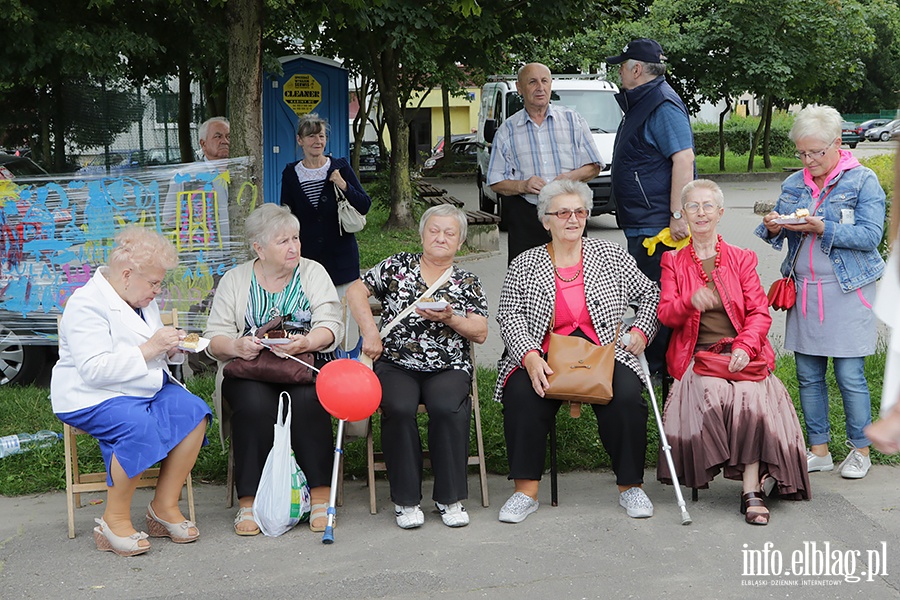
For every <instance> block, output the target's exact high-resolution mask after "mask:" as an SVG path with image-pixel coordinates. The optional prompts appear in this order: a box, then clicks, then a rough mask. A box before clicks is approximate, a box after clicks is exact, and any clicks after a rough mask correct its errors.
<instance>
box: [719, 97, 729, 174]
mask: <svg viewBox="0 0 900 600" xmlns="http://www.w3.org/2000/svg"><path fill="white" fill-rule="evenodd" d="M730 112H731V98H729V97H728V96H726V97H725V110H723V111H722V112H720V113H719V170H720V171H724V170H725V115H727V114H728V113H730Z"/></svg>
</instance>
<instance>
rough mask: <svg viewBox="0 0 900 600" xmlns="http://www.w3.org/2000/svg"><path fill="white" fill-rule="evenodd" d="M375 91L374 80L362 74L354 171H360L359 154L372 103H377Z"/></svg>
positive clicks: (352, 159)
mask: <svg viewBox="0 0 900 600" xmlns="http://www.w3.org/2000/svg"><path fill="white" fill-rule="evenodd" d="M372 91H373V81H372V78H371V77H369V76H368V75H363V74H361V75H360V76H359V87H358V88H357V89H356V100H357V103H358V104H359V110H357V111H356V116H355V117H353V139H354V141H355V143H354V144H353V151H352V152H351V153H350V166H351V167H352V168H353V172H354V173H359V155H360V149H361V148H362V143H363V141H364V140H365V137H366V125H367V124H368V122H369V112H371V110H372V105H373V104H375V102H374V99H375V94H373V93H372Z"/></svg>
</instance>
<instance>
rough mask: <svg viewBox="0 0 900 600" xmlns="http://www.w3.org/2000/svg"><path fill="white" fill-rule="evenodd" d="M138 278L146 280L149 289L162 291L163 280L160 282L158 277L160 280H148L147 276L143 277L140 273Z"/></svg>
mask: <svg viewBox="0 0 900 600" xmlns="http://www.w3.org/2000/svg"><path fill="white" fill-rule="evenodd" d="M140 278H141V279H143V280H144V281H146V282H147V284H149V285H150V289H151V290H153V291H154V292H160V291H162V286H163V282H162V280H161V279H160V280H157V281H150V280H149V279H147V278H146V277H144V276H143V275H140Z"/></svg>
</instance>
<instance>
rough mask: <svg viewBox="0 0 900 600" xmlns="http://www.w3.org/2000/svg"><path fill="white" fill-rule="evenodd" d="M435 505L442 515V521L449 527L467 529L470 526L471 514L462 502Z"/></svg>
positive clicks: (437, 503) (436, 503)
mask: <svg viewBox="0 0 900 600" xmlns="http://www.w3.org/2000/svg"><path fill="white" fill-rule="evenodd" d="M434 505H435V506H436V507H437V509H438V510H439V511H440V513H441V520H443V521H444V525H446V526H447V527H465V526H466V525H468V524H469V513H467V512H466V507H465V506H463V505H462V502H454V503H453V504H449V505H448V504H441V503H440V502H435V503H434Z"/></svg>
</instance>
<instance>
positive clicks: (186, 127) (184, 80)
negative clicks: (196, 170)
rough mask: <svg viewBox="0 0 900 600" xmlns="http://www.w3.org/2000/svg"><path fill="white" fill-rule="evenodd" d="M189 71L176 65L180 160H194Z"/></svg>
mask: <svg viewBox="0 0 900 600" xmlns="http://www.w3.org/2000/svg"><path fill="white" fill-rule="evenodd" d="M192 104H193V103H192V102H191V72H190V70H189V69H188V68H187V67H186V66H185V65H181V66H180V67H178V146H179V148H181V162H183V163H189V162H194V143H193V140H192V139H191V137H192V136H191V121H192V120H193V119H192V118H191V117H192V115H191V112H192V111H191V107H192Z"/></svg>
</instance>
